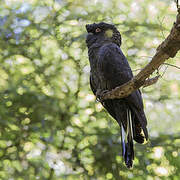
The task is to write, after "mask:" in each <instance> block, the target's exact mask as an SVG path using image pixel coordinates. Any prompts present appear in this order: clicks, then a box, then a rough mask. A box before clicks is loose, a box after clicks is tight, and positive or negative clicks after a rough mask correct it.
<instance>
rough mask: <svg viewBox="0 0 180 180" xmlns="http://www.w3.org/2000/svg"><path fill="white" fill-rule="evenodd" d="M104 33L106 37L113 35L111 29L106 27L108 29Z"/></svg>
mask: <svg viewBox="0 0 180 180" xmlns="http://www.w3.org/2000/svg"><path fill="white" fill-rule="evenodd" d="M105 35H106V36H107V37H108V38H111V37H112V36H113V30H111V29H108V30H107V31H106V32H105Z"/></svg>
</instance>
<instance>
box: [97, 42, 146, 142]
mask: <svg viewBox="0 0 180 180" xmlns="http://www.w3.org/2000/svg"><path fill="white" fill-rule="evenodd" d="M98 68H99V72H100V76H102V77H103V78H100V79H102V81H103V82H100V84H101V88H102V89H103V90H107V89H108V90H111V89H113V88H115V87H117V86H120V85H122V84H124V83H126V82H127V81H129V80H131V79H132V77H133V74H132V71H131V68H130V66H129V64H128V61H127V59H126V57H125V56H124V55H123V53H122V51H121V50H120V48H119V47H118V46H116V45H115V44H108V45H106V46H103V47H102V48H101V49H100V51H99V61H98ZM104 81H105V82H104ZM121 101H122V100H121V99H119V103H117V102H116V105H113V106H117V104H122V102H121ZM123 101H125V102H126V105H127V107H128V108H130V109H131V111H132V113H131V114H132V116H134V121H135V125H136V127H135V128H136V130H135V131H136V133H137V134H139V137H138V138H137V139H135V140H136V141H137V142H140V143H142V142H143V139H144V138H143V137H142V139H141V135H140V134H141V129H143V131H144V134H145V137H146V139H147V138H148V134H147V129H146V125H147V120H146V117H145V114H144V110H143V102H142V97H141V94H140V91H139V90H136V91H134V92H133V93H132V94H131V95H129V96H128V97H126V98H123ZM113 102H114V101H110V100H109V101H106V102H105V103H104V104H105V108H106V109H107V110H108V112H109V113H110V114H111V115H113V117H114V118H115V119H116V120H117V121H118V119H117V117H115V116H116V114H117V112H114V111H115V110H114V109H115V108H114V107H113V106H112V104H113ZM120 109H121V108H120ZM120 109H119V110H120ZM124 113H125V112H124ZM121 121H122V120H121ZM123 125H124V127H126V126H127V124H126V125H125V123H123ZM135 138H136V137H135Z"/></svg>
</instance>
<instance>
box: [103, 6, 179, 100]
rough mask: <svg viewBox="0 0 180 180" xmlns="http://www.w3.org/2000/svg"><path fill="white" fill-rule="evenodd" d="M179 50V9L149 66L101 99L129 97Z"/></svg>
mask: <svg viewBox="0 0 180 180" xmlns="http://www.w3.org/2000/svg"><path fill="white" fill-rule="evenodd" d="M179 50H180V9H178V14H177V17H176V22H175V23H174V25H173V27H172V29H171V32H170V34H169V35H168V37H167V38H166V39H165V40H164V41H163V42H162V43H161V44H160V45H159V47H158V48H157V50H156V54H155V55H154V56H153V58H152V60H151V61H150V63H149V64H147V65H146V66H145V67H144V68H143V69H142V70H141V71H140V72H139V73H138V74H137V75H136V76H134V77H133V79H131V80H130V81H128V82H127V83H125V84H123V85H122V86H119V87H116V88H115V89H113V90H112V91H109V92H107V93H104V94H103V96H102V98H101V99H115V98H123V97H127V96H128V95H130V94H131V93H132V92H133V91H134V90H136V89H139V88H140V87H141V86H144V85H145V82H146V79H147V78H149V76H150V75H151V74H152V73H153V72H154V71H155V70H157V69H158V68H159V66H160V65H162V64H163V63H164V62H165V61H166V60H167V59H169V58H170V57H171V58H173V57H175V55H176V53H177V52H178V51H179Z"/></svg>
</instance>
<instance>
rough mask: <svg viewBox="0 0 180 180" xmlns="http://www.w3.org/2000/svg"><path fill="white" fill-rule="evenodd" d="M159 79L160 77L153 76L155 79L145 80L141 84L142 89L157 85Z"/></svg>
mask: <svg viewBox="0 0 180 180" xmlns="http://www.w3.org/2000/svg"><path fill="white" fill-rule="evenodd" d="M159 77H161V76H160V75H158V76H155V77H153V78H151V79H147V80H146V81H145V82H144V84H143V88H144V87H147V86H151V85H153V84H155V83H157V81H158V80H159Z"/></svg>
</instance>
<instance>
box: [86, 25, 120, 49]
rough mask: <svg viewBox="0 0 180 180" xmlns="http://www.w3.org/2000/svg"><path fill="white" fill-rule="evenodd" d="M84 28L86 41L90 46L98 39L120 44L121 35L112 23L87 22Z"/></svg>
mask: <svg viewBox="0 0 180 180" xmlns="http://www.w3.org/2000/svg"><path fill="white" fill-rule="evenodd" d="M86 30H87V32H88V35H87V38H86V43H87V46H88V47H90V46H91V45H92V44H94V43H95V42H97V41H98V40H104V41H109V42H113V43H115V44H117V45H118V46H121V35H120V33H119V31H118V30H117V29H116V27H115V26H114V25H112V24H107V23H104V22H100V23H98V24H96V23H94V24H87V25H86Z"/></svg>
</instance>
